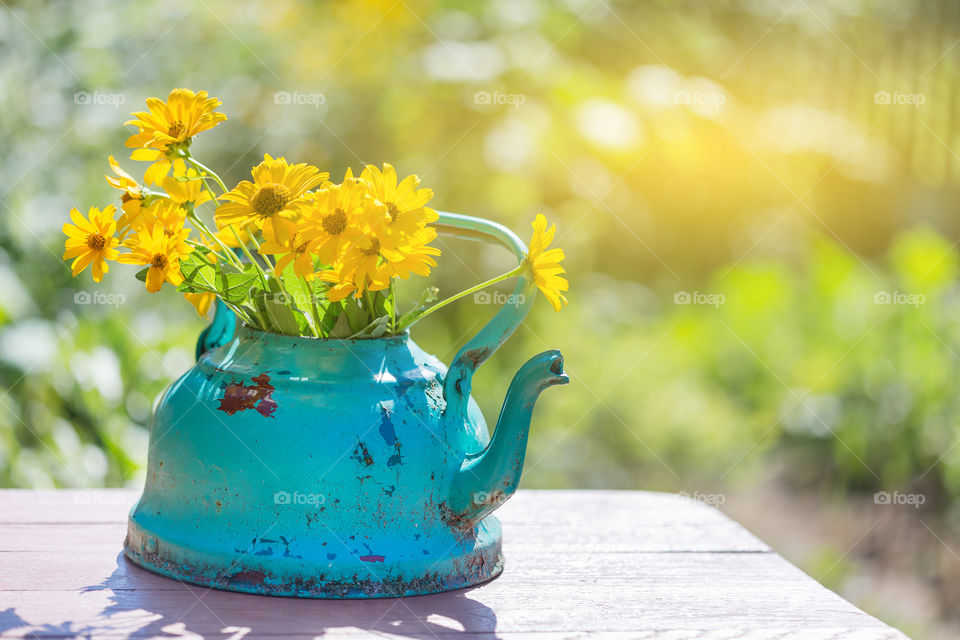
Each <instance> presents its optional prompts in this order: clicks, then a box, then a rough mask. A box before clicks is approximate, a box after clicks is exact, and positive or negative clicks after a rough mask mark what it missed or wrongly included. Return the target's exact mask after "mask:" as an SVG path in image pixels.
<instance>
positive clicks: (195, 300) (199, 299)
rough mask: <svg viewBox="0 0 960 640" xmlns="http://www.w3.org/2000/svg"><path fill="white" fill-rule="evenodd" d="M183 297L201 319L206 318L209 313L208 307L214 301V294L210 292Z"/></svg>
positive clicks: (189, 294)
mask: <svg viewBox="0 0 960 640" xmlns="http://www.w3.org/2000/svg"><path fill="white" fill-rule="evenodd" d="M183 297H184V298H186V300H187V302H189V303H190V304H192V305H193V308H194V309H196V310H197V314H198V315H199V316H200V317H201V318H206V317H207V314H208V313H209V312H210V305H212V304H213V301H214V300H215V299H216V297H217V296H216V294H213V293H210V292H203V293H186V292H185V293H184V294H183Z"/></svg>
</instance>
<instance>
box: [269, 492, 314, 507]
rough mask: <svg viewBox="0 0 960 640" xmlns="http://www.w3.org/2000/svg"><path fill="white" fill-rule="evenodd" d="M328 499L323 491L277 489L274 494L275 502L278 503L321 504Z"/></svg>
mask: <svg viewBox="0 0 960 640" xmlns="http://www.w3.org/2000/svg"><path fill="white" fill-rule="evenodd" d="M326 501H327V496H325V495H324V494H322V493H300V492H299V491H294V492H293V493H290V492H289V491H277V492H276V493H275V494H273V504H277V505H309V506H314V507H315V506H319V505H321V504H323V503H325V502H326Z"/></svg>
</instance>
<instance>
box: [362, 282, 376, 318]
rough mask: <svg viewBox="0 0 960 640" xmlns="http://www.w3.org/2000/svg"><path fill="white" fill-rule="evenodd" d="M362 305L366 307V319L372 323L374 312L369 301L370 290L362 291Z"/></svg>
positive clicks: (371, 301) (371, 302)
mask: <svg viewBox="0 0 960 640" xmlns="http://www.w3.org/2000/svg"><path fill="white" fill-rule="evenodd" d="M363 303H364V305H366V307H367V319H368V320H369V321H370V322H373V321H374V320H375V319H376V317H375V316H376V310H375V309H374V308H373V300H371V299H370V290H369V289H364V291H363Z"/></svg>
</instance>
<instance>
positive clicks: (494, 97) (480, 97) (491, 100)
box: [473, 91, 527, 109]
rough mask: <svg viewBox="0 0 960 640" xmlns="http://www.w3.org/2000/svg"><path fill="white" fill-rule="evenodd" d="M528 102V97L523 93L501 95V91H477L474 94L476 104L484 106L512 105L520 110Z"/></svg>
mask: <svg viewBox="0 0 960 640" xmlns="http://www.w3.org/2000/svg"><path fill="white" fill-rule="evenodd" d="M526 101H527V96H525V95H524V94H522V93H501V92H500V91H493V92H490V91H477V92H476V93H475V94H473V103H474V104H483V105H505V104H508V105H511V106H513V107H514V108H515V109H519V108H520V105H522V104H523V103H524V102H526Z"/></svg>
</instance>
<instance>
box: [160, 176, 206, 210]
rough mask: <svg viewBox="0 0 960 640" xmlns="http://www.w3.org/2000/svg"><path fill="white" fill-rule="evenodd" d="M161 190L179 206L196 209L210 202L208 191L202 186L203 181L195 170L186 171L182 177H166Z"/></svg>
mask: <svg viewBox="0 0 960 640" xmlns="http://www.w3.org/2000/svg"><path fill="white" fill-rule="evenodd" d="M163 190H164V191H166V192H167V195H168V196H170V199H171V200H173V201H174V202H176V203H177V204H179V205H181V206H182V205H189V206H190V207H197V206H199V205H201V204H203V203H204V202H207V201H209V200H210V191H208V190H207V189H206V188H204V186H203V179H202V178H201V177H200V175H199V174H198V173H197V171H196V170H195V169H188V170H187V172H186V173H185V174H184V175H182V176H176V175H174V176H167V177H166V178H164V179H163Z"/></svg>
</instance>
